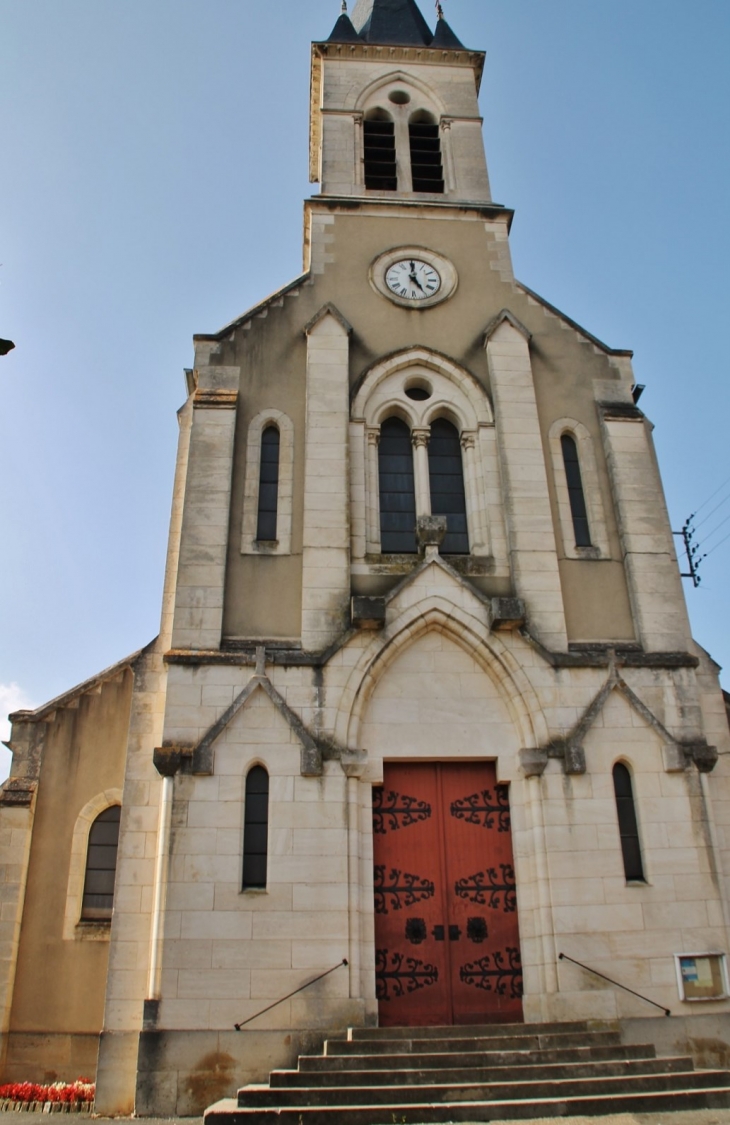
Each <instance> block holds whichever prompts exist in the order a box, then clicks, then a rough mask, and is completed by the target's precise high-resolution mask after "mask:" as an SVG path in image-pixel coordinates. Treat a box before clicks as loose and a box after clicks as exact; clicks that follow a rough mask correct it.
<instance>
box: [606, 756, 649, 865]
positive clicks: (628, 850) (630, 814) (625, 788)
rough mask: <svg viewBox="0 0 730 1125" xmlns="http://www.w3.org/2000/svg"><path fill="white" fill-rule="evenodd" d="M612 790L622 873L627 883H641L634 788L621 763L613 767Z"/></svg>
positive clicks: (640, 860) (627, 772)
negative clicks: (619, 837)
mask: <svg viewBox="0 0 730 1125" xmlns="http://www.w3.org/2000/svg"><path fill="white" fill-rule="evenodd" d="M613 788H614V791H615V793H616V811H617V813H618V829H619V833H620V835H621V851H622V853H623V857H624V872H625V874H626V881H627V882H628V883H643V882H644V881H645V880H644V864H643V862H642V859H641V842H640V840H639V825H638V822H637V819H636V806H635V804H634V787H633V784H632V782H631V773H630V772H629V770H628V768H627V767H626V766H625V765H624V764H623V762H617V763H616V765H615V766H614V767H613Z"/></svg>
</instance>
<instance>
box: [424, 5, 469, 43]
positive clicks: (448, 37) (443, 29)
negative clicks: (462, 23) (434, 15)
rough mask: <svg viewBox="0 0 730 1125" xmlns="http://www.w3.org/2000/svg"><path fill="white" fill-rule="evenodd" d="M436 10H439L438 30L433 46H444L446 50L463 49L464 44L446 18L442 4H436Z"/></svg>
mask: <svg viewBox="0 0 730 1125" xmlns="http://www.w3.org/2000/svg"><path fill="white" fill-rule="evenodd" d="M436 11H437V12H438V23H437V24H436V32H435V34H434V37H433V39H432V41H431V46H432V47H444V48H445V49H446V50H449V49H450V50H455V51H463V50H464V44H463V43H462V42H461V40H460V39H457V37H456V36H455V35H454V33H453V31H452V30H451V28H450V27H449V25H448V23H447V22H446V20H445V19H444V10H443V8H442V7H441V5H440V4H436Z"/></svg>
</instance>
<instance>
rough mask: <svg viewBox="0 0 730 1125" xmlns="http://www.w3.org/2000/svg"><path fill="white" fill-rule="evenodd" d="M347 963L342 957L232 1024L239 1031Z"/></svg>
mask: <svg viewBox="0 0 730 1125" xmlns="http://www.w3.org/2000/svg"><path fill="white" fill-rule="evenodd" d="M348 964H349V962H348V960H347V958H346V957H343V958H342V960H341V961H340V962H339V964H338V965H335V966H334V968H332V969H328V970H327V972H326V973H320V975H319V976H318V977H314V979H313V980H308V981H307V983H306V984H303V985H302V986H301V988H295V989H294V991H293V992H290V993H289V995H288V996H282V998H281V1000H275V1001H274V1003H273V1004H269V1006H268V1008H262V1009H261V1011H260V1012H257V1013H256V1015H255V1016H249V1018H248V1019H247V1020H244V1021H243V1022H242V1023H234V1025H233V1026H234V1027H235V1029H236V1031H240V1030H241V1028H242V1027H245V1026H246V1024H247V1023H252V1022H253V1021H254V1020H257V1019H258V1018H259V1016H263V1015H264V1013H265V1012H270V1011H271V1009H272V1008H278V1006H279V1004H283V1003H284V1001H285V1000H291V998H292V996H296V995H297V993H299V992H304V989H305V988H309V986H310V985H312V984H316V983H317V981H318V980H324V978H325V977H328V976H329V975H330V973H336V972H337V970H338V969H341V968H342V966H343V965H344V966H345V967H347V965H348Z"/></svg>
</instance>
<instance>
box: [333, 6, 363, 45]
mask: <svg viewBox="0 0 730 1125" xmlns="http://www.w3.org/2000/svg"><path fill="white" fill-rule="evenodd" d="M327 42H328V43H362V39H361V38H360V36H359V35H358V33H357V32H356V31H355V28H354V27H353V26H352V20H351V19H350V17H349V16H348V15H347V13H346V12H343V13H342V15H341V16H340V18H339V19H338V21H337V23H336V24H335V26H334V27H333V29H332V34H331V35H330V37H329V39H328V40H327Z"/></svg>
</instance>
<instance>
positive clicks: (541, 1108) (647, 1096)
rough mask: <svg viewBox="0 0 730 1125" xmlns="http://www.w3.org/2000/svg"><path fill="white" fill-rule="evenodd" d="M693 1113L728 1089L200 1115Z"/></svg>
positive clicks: (269, 1119)
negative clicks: (691, 1111)
mask: <svg viewBox="0 0 730 1125" xmlns="http://www.w3.org/2000/svg"><path fill="white" fill-rule="evenodd" d="M695 1109H730V1089H729V1088H728V1087H727V1086H719V1087H713V1088H708V1089H704V1090H696V1089H686V1090H685V1089H680V1090H672V1091H667V1092H664V1093H655V1092H650V1093H646V1092H645V1093H638V1092H634V1093H630V1094H619V1095H616V1094H603V1095H594V1096H587V1097H578V1096H570V1095H569V1094H567V1092H566V1094H565V1096H562V1097H555V1098H542V1099H539V1098H538V1099H519V1100H515V1101H501V1102H494V1101H487V1102H469V1103H466V1104H465V1103H464V1102H462V1101H453V1102H443V1103H441V1104H439V1105H434V1104H433V1103H430V1102H421V1103H409V1104H405V1105H403V1104H398V1103H396V1102H392V1103H390V1104H388V1105H382V1106H377V1107H376V1106H367V1107H353V1106H347V1105H329V1106H311V1107H310V1106H305V1105H295V1106H289V1107H287V1108H278V1109H241V1108H239V1106H238V1104H237V1102H236V1100H235V1099H234V1098H230V1099H226V1100H224V1101H221V1102H217V1103H216V1104H215V1105H213V1106H211V1107H210V1109H208V1110H207V1111H206V1114H205V1122H206V1125H432V1123H433V1125H452V1123H457V1122H463V1123H466V1122H469V1123H472V1122H482V1121H494V1120H497V1119H499V1120H520V1119H522V1120H524V1119H529V1118H542V1117H546V1118H552V1117H568V1116H581V1115H583V1116H587V1117H601V1116H609V1115H611V1114H619V1113H672V1112H682V1111H687V1110H695Z"/></svg>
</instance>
